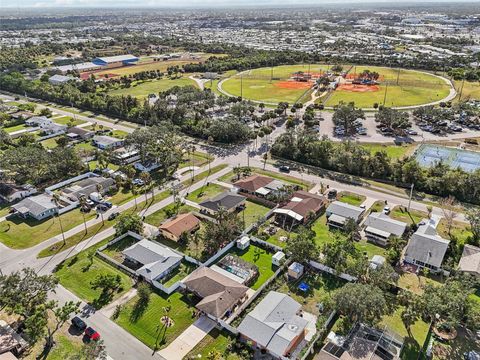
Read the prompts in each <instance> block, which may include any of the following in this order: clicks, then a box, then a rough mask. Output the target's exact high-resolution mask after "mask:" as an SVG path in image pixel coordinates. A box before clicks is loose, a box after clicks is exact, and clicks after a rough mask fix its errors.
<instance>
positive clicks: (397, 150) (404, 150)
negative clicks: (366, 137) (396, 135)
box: [361, 143, 416, 159]
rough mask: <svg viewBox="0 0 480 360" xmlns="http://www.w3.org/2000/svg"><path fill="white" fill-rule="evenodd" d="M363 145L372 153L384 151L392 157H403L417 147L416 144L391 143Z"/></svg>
mask: <svg viewBox="0 0 480 360" xmlns="http://www.w3.org/2000/svg"><path fill="white" fill-rule="evenodd" d="M361 147H363V148H365V149H367V150H368V151H369V152H370V153H371V154H372V155H373V154H375V153H377V152H381V151H384V152H386V153H387V155H388V157H389V158H391V159H401V158H403V157H405V156H406V155H410V154H411V153H412V152H413V150H414V149H415V147H416V145H404V146H397V145H391V144H378V143H371V144H369V143H362V144H361Z"/></svg>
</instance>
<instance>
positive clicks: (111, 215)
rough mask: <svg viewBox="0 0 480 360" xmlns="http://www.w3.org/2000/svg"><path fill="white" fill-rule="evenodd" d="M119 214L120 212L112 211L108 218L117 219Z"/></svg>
mask: <svg viewBox="0 0 480 360" xmlns="http://www.w3.org/2000/svg"><path fill="white" fill-rule="evenodd" d="M118 215H120V213H119V212H114V213H111V214H110V215H108V220H109V221H112V220H114V219H116V218H117V216H118Z"/></svg>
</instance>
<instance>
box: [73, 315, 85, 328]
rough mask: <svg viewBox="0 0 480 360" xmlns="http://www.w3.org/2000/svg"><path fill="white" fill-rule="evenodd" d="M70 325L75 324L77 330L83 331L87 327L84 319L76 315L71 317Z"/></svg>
mask: <svg viewBox="0 0 480 360" xmlns="http://www.w3.org/2000/svg"><path fill="white" fill-rule="evenodd" d="M72 325H73V326H75V327H76V328H77V329H78V330H81V331H84V330H85V329H86V328H87V324H86V323H85V321H83V320H82V319H80V318H79V317H78V316H75V317H74V318H73V319H72Z"/></svg>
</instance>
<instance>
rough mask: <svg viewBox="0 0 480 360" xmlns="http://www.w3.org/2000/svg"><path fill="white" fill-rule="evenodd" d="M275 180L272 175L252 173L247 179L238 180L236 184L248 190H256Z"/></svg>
mask: <svg viewBox="0 0 480 360" xmlns="http://www.w3.org/2000/svg"><path fill="white" fill-rule="evenodd" d="M272 181H273V179H272V178H271V177H268V176H262V175H256V174H255V175H251V176H249V177H246V178H245V179H241V180H238V181H237V182H236V183H234V185H235V186H236V187H238V188H240V189H243V190H245V191H248V192H255V191H257V190H258V189H260V188H262V187H264V186H266V185H268V184H270V183H271V182H272Z"/></svg>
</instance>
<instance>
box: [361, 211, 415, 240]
mask: <svg viewBox="0 0 480 360" xmlns="http://www.w3.org/2000/svg"><path fill="white" fill-rule="evenodd" d="M364 225H365V228H364V231H365V236H366V237H367V239H368V240H370V241H372V242H374V243H376V244H378V245H381V246H387V245H388V241H389V240H390V238H391V237H392V236H396V237H402V235H403V234H404V233H405V230H406V228H407V224H405V223H404V222H402V221H398V220H395V219H392V218H391V217H390V216H388V215H386V214H384V213H383V212H372V213H371V214H370V215H368V217H367V219H366V220H365V223H364Z"/></svg>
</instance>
